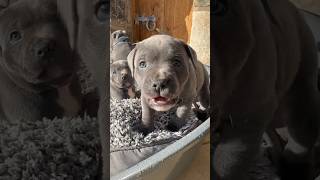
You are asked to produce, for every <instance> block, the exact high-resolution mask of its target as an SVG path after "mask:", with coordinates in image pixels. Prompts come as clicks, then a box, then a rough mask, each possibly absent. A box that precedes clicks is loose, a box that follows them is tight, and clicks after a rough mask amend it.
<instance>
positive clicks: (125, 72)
mask: <svg viewBox="0 0 320 180" xmlns="http://www.w3.org/2000/svg"><path fill="white" fill-rule="evenodd" d="M133 84H134V79H133V78H132V76H131V71H130V69H129V65H128V61H127V60H118V61H116V62H114V63H112V64H110V96H111V98H114V99H118V100H121V99H129V98H131V97H134V94H132V93H133V91H132V87H133Z"/></svg>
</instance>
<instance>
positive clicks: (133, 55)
mask: <svg viewBox="0 0 320 180" xmlns="http://www.w3.org/2000/svg"><path fill="white" fill-rule="evenodd" d="M136 53H137V49H136V48H133V49H132V51H131V52H130V53H129V54H128V56H127V61H128V65H129V68H130V71H131V75H132V77H133V78H134V68H135V67H134V62H135V58H136Z"/></svg>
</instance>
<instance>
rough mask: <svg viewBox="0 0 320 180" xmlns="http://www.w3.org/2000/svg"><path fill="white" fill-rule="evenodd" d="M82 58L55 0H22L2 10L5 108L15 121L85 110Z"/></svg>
mask: <svg viewBox="0 0 320 180" xmlns="http://www.w3.org/2000/svg"><path fill="white" fill-rule="evenodd" d="M76 67H77V61H76V60H75V59H74V58H73V56H72V51H71V48H70V46H69V45H68V34H67V31H66V29H65V28H64V27H63V25H62V22H61V21H60V20H59V18H58V16H57V12H56V4H55V3H54V1H52V0H44V1H43V0H20V1H17V2H15V3H12V4H10V6H8V7H7V8H5V9H3V10H2V11H1V12H0V81H1V86H0V102H1V105H0V113H1V116H2V118H4V119H7V120H9V121H10V122H16V121H20V120H21V119H24V120H40V119H42V117H47V118H53V117H55V116H58V117H62V116H65V115H67V116H73V115H76V114H77V113H79V111H80V108H81V99H80V98H81V97H80V95H81V94H80V93H81V92H80V91H79V86H78V85H79V84H77V79H75V72H76Z"/></svg>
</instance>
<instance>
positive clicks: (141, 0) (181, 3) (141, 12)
mask: <svg viewBox="0 0 320 180" xmlns="http://www.w3.org/2000/svg"><path fill="white" fill-rule="evenodd" d="M131 3H132V4H131V5H132V6H131V8H132V9H131V13H132V17H136V16H151V15H154V16H156V18H157V21H156V27H157V28H158V31H153V32H150V31H148V30H147V29H146V27H145V26H144V25H141V24H134V25H133V40H134V41H140V40H143V39H145V38H147V37H149V36H151V35H153V34H158V33H159V32H160V33H166V34H169V35H172V36H175V37H177V38H180V39H182V40H184V41H185V42H189V40H190V34H191V26H192V4H193V0H132V2H131Z"/></svg>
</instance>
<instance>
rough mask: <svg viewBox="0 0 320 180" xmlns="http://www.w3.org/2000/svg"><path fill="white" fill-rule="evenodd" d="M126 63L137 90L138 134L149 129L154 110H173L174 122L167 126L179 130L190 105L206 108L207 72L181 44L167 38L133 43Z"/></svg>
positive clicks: (192, 53)
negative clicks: (139, 113) (198, 101)
mask: <svg viewBox="0 0 320 180" xmlns="http://www.w3.org/2000/svg"><path fill="white" fill-rule="evenodd" d="M128 63H129V67H130V69H131V72H132V75H133V77H134V78H135V80H136V81H137V85H138V87H139V89H141V104H142V126H141V127H140V130H141V131H142V132H144V133H148V132H150V131H152V130H153V128H154V126H153V116H154V112H155V111H169V110H170V109H173V108H176V109H175V110H176V115H177V120H176V121H173V122H171V123H172V125H174V126H173V127H175V128H180V127H181V126H182V125H184V124H185V122H184V117H185V116H186V115H187V114H188V112H189V111H190V109H191V106H192V104H193V103H194V102H196V101H197V100H200V103H201V105H202V106H203V107H205V108H208V107H209V95H210V94H209V78H208V74H207V71H206V70H205V68H204V66H203V64H201V63H200V62H199V61H198V60H197V56H196V53H195V51H194V50H193V49H192V48H191V47H190V46H188V45H187V44H185V43H184V42H182V41H180V40H178V39H175V38H173V37H171V36H168V35H154V36H151V37H149V38H147V39H145V40H143V41H141V42H139V43H137V44H136V47H135V48H134V49H133V50H132V51H131V52H130V54H129V55H128Z"/></svg>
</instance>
